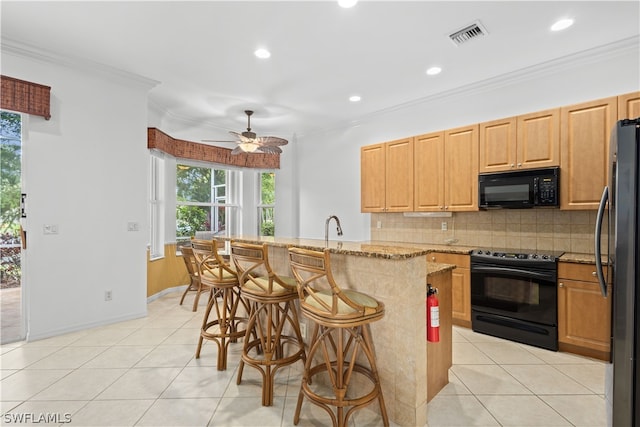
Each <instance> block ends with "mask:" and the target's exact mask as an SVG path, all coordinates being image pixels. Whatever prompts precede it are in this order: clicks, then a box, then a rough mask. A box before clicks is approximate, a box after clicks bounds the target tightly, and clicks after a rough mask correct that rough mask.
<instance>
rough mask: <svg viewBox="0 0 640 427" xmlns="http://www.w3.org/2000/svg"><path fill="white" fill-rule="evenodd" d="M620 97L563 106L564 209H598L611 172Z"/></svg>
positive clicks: (562, 177) (562, 206) (561, 195)
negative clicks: (613, 138) (612, 135)
mask: <svg viewBox="0 0 640 427" xmlns="http://www.w3.org/2000/svg"><path fill="white" fill-rule="evenodd" d="M616 118H617V98H616V97H612V98H607V99H603V100H598V101H592V102H588V103H584V104H580V105H573V106H570V107H563V108H562V109H561V118H560V120H561V123H560V141H561V163H560V164H561V168H562V170H561V173H560V200H561V203H560V208H561V209H597V208H598V204H599V202H600V196H601V195H602V189H603V188H604V187H605V186H606V185H607V177H608V173H609V161H608V158H609V138H610V136H611V130H612V128H613V126H614V124H615V122H616Z"/></svg>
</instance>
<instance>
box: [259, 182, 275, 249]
mask: <svg viewBox="0 0 640 427" xmlns="http://www.w3.org/2000/svg"><path fill="white" fill-rule="evenodd" d="M259 179H260V186H259V187H260V201H259V202H258V235H259V236H274V235H275V222H274V221H275V216H274V215H275V205H276V175H275V173H273V172H262V173H261V174H260V178H259Z"/></svg>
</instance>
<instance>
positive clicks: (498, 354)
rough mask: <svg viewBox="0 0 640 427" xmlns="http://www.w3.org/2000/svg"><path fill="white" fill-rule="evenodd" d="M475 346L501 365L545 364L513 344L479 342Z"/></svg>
mask: <svg viewBox="0 0 640 427" xmlns="http://www.w3.org/2000/svg"><path fill="white" fill-rule="evenodd" d="M475 346H476V347H478V349H479V350H480V351H482V352H483V353H484V354H486V355H487V356H489V357H490V358H491V360H493V361H494V362H495V363H497V364H499V365H508V364H544V363H545V362H544V361H543V360H542V359H540V358H538V357H536V356H535V355H534V354H533V353H531V352H528V351H527V350H525V349H523V348H522V346H520V345H518V344H516V343H512V342H477V343H475Z"/></svg>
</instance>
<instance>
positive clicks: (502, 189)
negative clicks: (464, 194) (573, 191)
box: [478, 167, 560, 209]
mask: <svg viewBox="0 0 640 427" xmlns="http://www.w3.org/2000/svg"><path fill="white" fill-rule="evenodd" d="M559 189H560V168H558V167H553V168H544V169H524V170H519V171H514V172H498V173H487V174H480V175H479V176H478V200H479V204H480V208H481V209H491V208H495V209H497V208H506V209H526V208H534V207H542V206H544V207H554V206H560V191H559Z"/></svg>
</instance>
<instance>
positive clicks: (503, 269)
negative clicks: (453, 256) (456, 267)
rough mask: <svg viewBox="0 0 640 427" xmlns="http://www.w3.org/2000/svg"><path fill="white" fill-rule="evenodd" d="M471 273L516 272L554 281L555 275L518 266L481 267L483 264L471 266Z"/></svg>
mask: <svg viewBox="0 0 640 427" xmlns="http://www.w3.org/2000/svg"><path fill="white" fill-rule="evenodd" d="M473 273H489V274H506V273H509V274H517V275H518V276H521V277H526V278H528V279H542V280H546V281H554V282H555V277H554V276H553V274H549V273H538V272H536V271H528V270H522V269H519V268H509V267H488V266H487V267H483V266H473V267H472V268H471V274H473Z"/></svg>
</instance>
